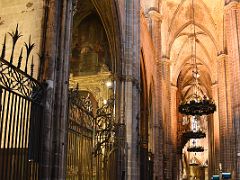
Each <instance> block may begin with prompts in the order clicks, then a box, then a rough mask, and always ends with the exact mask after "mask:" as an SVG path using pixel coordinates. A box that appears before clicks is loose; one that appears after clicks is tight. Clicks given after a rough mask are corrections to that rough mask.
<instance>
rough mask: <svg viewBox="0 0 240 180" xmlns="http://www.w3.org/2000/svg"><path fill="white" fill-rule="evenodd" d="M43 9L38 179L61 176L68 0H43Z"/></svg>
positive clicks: (66, 67)
mask: <svg viewBox="0 0 240 180" xmlns="http://www.w3.org/2000/svg"><path fill="white" fill-rule="evenodd" d="M45 8H46V13H45V15H46V16H45V25H44V31H45V32H44V37H43V49H42V51H43V54H42V55H43V58H44V60H45V66H44V73H43V74H44V77H43V79H44V80H46V84H47V89H46V94H45V104H44V121H43V124H42V128H43V132H42V139H41V143H42V144H41V146H42V149H41V151H42V154H41V162H40V172H39V174H40V179H46V180H47V179H65V178H66V166H65V162H66V159H65V158H66V151H67V145H66V144H67V140H66V134H67V132H66V130H67V127H66V125H67V119H68V118H67V116H68V103H67V102H68V76H69V72H68V67H69V57H70V44H71V41H70V40H71V22H72V21H71V20H72V1H71V0H59V1H56V0H46V1H45ZM60 99H61V101H59V100H60Z"/></svg>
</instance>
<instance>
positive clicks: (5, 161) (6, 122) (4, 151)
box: [1, 92, 11, 179]
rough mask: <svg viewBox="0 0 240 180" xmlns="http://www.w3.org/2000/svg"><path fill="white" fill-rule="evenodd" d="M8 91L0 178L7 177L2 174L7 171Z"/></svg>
mask: <svg viewBox="0 0 240 180" xmlns="http://www.w3.org/2000/svg"><path fill="white" fill-rule="evenodd" d="M10 96H11V94H10V92H8V101H7V105H6V115H5V118H6V119H5V120H6V121H5V122H4V126H5V130H4V137H3V138H4V141H3V164H4V165H3V166H4V167H3V174H2V178H1V179H7V178H6V177H5V176H4V175H5V174H6V171H7V165H6V164H7V156H8V153H7V151H6V146H5V145H7V142H6V134H7V128H6V127H7V124H8V112H9V107H10V104H9V102H10Z"/></svg>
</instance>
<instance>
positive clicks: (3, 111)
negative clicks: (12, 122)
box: [0, 88, 6, 177]
mask: <svg viewBox="0 0 240 180" xmlns="http://www.w3.org/2000/svg"><path fill="white" fill-rule="evenodd" d="M1 89H2V88H1ZM2 90H3V89H2ZM2 97H3V104H2V108H1V110H2V112H1V131H0V150H1V162H0V167H1V169H3V167H4V159H3V158H4V156H3V155H4V150H3V146H4V144H2V141H3V139H2V136H3V126H4V113H5V103H6V90H5V89H4V91H3V93H2ZM3 142H4V141H3ZM3 172H4V171H0V177H3Z"/></svg>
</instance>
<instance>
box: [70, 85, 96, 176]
mask: <svg viewBox="0 0 240 180" xmlns="http://www.w3.org/2000/svg"><path fill="white" fill-rule="evenodd" d="M91 108H92V107H91V100H90V99H89V97H83V96H81V93H80V91H78V90H77V89H71V90H70V91H69V122H68V154H67V179H69V180H91V179H92V177H93V161H92V152H93V114H92V109H91Z"/></svg>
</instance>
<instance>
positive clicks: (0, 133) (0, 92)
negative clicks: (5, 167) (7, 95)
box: [0, 86, 3, 176]
mask: <svg viewBox="0 0 240 180" xmlns="http://www.w3.org/2000/svg"><path fill="white" fill-rule="evenodd" d="M2 94H3V90H2V87H1V86H0V123H1V126H0V129H1V130H0V168H1V169H2V167H1V159H2V151H1V149H2V148H1V142H2V141H1V140H2V139H1V136H2V122H3V116H2V111H3V109H2V108H3V105H2ZM1 173H2V172H0V176H1Z"/></svg>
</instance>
